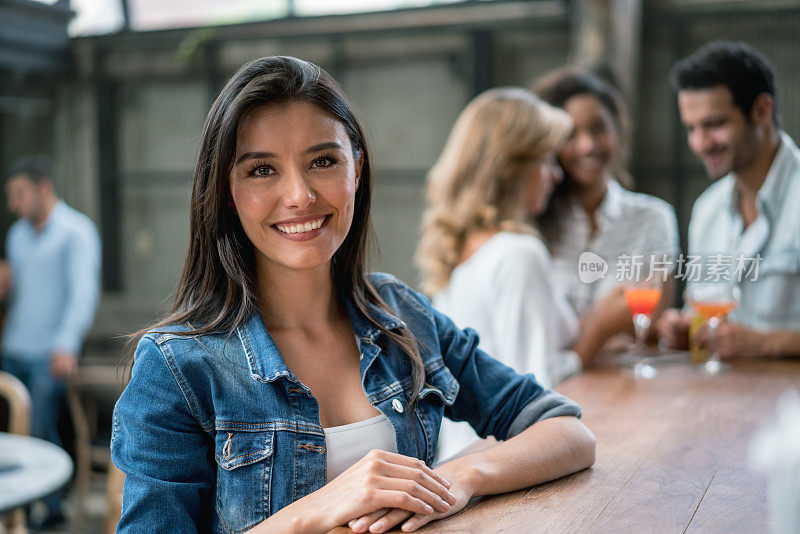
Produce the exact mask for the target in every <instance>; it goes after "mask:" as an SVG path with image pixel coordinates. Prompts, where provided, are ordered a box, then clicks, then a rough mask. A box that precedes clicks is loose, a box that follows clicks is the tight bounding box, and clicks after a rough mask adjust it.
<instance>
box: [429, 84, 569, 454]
mask: <svg viewBox="0 0 800 534" xmlns="http://www.w3.org/2000/svg"><path fill="white" fill-rule="evenodd" d="M571 128H572V122H571V120H570V118H569V116H568V115H567V114H566V113H565V112H563V111H561V110H558V109H556V108H553V107H551V106H549V105H548V104H545V103H544V102H542V101H541V100H539V99H538V98H537V97H535V96H533V95H532V94H531V93H529V92H528V91H526V90H524V89H519V88H500V89H492V90H489V91H487V92H485V93H483V94H481V95H479V96H478V97H476V98H475V99H474V100H473V101H472V102H471V103H470V104H469V105H468V106H467V108H466V109H465V110H464V111H463V112H462V113H461V116H460V117H459V118H458V120H457V121H456V124H455V126H454V127H453V131H452V132H451V134H450V137H449V139H448V141H447V144H446V146H445V148H444V151H443V152H442V155H441V156H440V157H439V160H438V161H437V163H436V164H435V165H434V167H433V168H432V169H431V171H430V173H429V175H428V191H427V198H428V207H427V211H426V212H425V216H424V221H423V230H422V239H421V242H420V245H419V249H418V251H417V261H418V264H419V266H420V269H421V271H422V276H423V289H424V290H425V291H426V292H427V293H429V294H432V295H434V306H435V307H437V308H438V309H440V310H442V311H443V312H444V313H446V314H447V315H449V316H450V317H451V318H452V319H453V320H454V321H455V322H456V324H457V325H458V326H460V327H462V328H465V327H471V328H473V329H475V330H476V331H477V332H478V334H479V335H480V347H481V348H482V349H483V350H485V351H487V352H489V353H490V354H492V355H493V356H494V357H495V358H497V359H498V360H500V361H501V362H503V363H505V364H506V365H509V366H510V367H513V368H514V369H515V370H516V371H518V372H522V373H531V372H532V373H534V374H535V375H536V378H537V380H539V381H540V382H541V383H543V384H548V385H550V384H553V383H555V382H558V381H559V380H561V379H562V378H564V377H565V376H567V375H569V374H571V373H574V372H576V371H577V370H579V369H580V366H581V363H580V358H579V357H578V355H577V354H576V353H574V352H572V351H561V350H559V349H564V348H566V347H569V346H570V345H571V344H572V343H573V341H574V340H575V338H576V336H577V320H576V318H575V315H574V314H573V312H572V310H571V308H570V306H569V304H568V303H567V302H566V300H565V299H564V298H563V297H562V296H561V295H560V294H558V293H556V292H555V291H554V290H553V284H552V282H551V280H550V260H549V256H548V253H547V249H546V248H545V246H544V244H543V243H542V241H541V240H540V239H539V238H538V237H537V236H536V233H535V231H534V230H533V228H532V227H530V226H528V225H527V224H526V223H525V222H524V218H525V216H526V214H527V213H528V212H529V211H531V210H538V211H543V210H544V208H545V207H546V205H547V200H548V198H549V195H550V192H551V191H552V189H553V186H554V184H555V182H556V181H557V179H558V172H557V167H556V166H555V164H554V158H553V154H554V152H555V151H556V150H558V149H559V147H560V146H561V145H562V144H563V143H564V142H565V141H566V139H567V137H568V136H569V134H570V131H571ZM441 436H442V438H441V439H440V442H439V447H440V449H439V458H445V457H447V456H449V455H451V454H452V453H455V452H457V451H458V450H461V449H462V448H463V447H465V446H466V445H468V444H469V443H471V442H472V441H474V440H475V439H476V438H477V436H476V433H475V432H474V431H473V430H472V429H471V428H470V427H468V426H466V425H464V424H463V423H453V422H450V421H443V426H442V431H441ZM481 437H483V436H481Z"/></svg>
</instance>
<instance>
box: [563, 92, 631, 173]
mask: <svg viewBox="0 0 800 534" xmlns="http://www.w3.org/2000/svg"><path fill="white" fill-rule="evenodd" d="M564 110H565V111H566V112H567V113H569V115H570V117H572V121H573V122H574V123H575V127H574V129H573V131H572V135H571V136H570V138H569V140H568V141H567V142H566V144H565V145H564V147H563V148H562V149H561V152H560V153H559V154H558V161H559V163H561V166H562V167H563V168H564V172H565V173H566V175H568V176H569V177H570V179H571V180H573V181H574V182H575V184H576V185H578V186H579V187H587V188H591V187H594V186H597V185H598V184H600V183H604V181H605V179H606V176H607V175H608V173H609V170H610V167H611V164H612V163H613V161H614V158H615V157H616V155H617V150H618V147H619V136H618V134H617V128H616V125H615V122H614V118H613V116H612V115H611V112H609V110H608V109H606V107H605V106H603V104H602V103H601V102H600V100H598V99H597V97H595V96H594V95H590V94H578V95H575V96H573V97H571V98H569V99H568V100H567V101H566V102H564Z"/></svg>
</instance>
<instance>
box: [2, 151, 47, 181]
mask: <svg viewBox="0 0 800 534" xmlns="http://www.w3.org/2000/svg"><path fill="white" fill-rule="evenodd" d="M18 174H25V175H27V176H28V178H30V180H31V181H33V182H34V183H37V184H38V183H40V182H41V181H42V180H50V181H51V182H53V181H54V180H53V164H52V161H51V160H50V157H48V156H45V155H44V154H31V155H28V156H22V157H21V158H17V159H16V160H14V163H12V164H11V166H10V167H9V168H8V170H7V171H6V176H5V179H6V180H8V179H9V178H11V177H12V176H17V175H18Z"/></svg>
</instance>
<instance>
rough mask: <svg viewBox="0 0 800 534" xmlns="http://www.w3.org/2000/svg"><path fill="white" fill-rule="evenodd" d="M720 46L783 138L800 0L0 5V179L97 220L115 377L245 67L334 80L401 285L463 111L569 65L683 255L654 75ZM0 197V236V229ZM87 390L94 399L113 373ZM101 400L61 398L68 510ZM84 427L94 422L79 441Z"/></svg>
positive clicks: (793, 93)
mask: <svg viewBox="0 0 800 534" xmlns="http://www.w3.org/2000/svg"><path fill="white" fill-rule="evenodd" d="M717 39H728V40H742V41H746V42H748V43H750V44H751V45H753V46H755V47H756V48H757V49H759V50H760V51H761V52H762V53H764V54H765V55H766V56H767V57H768V58H769V59H770V60H771V61H772V63H773V65H774V66H775V68H776V71H777V73H778V106H779V111H780V113H781V115H782V119H783V127H784V129H785V130H786V131H787V132H788V133H789V135H790V136H792V137H794V138H795V139H797V138H798V136H800V69H798V68H797V65H798V58H800V0H460V1H459V0H335V1H334V0H266V1H265V0H228V1H226V2H219V1H214V0H170V1H167V2H165V1H159V0H72V1H70V0H57V1H54V0H49V1H48V0H42V1H38V0H0V169H3V170H4V169H5V168H6V167H7V166H8V165H9V164H10V163H11V162H12V161H13V160H14V159H16V158H17V157H19V156H21V155H25V154H30V153H45V154H50V155H52V157H53V158H54V161H55V174H56V179H57V181H58V184H57V193H58V194H59V195H60V196H61V197H62V198H63V199H64V200H66V202H67V203H68V204H70V205H71V206H73V207H74V208H76V209H78V210H79V211H82V212H84V213H86V214H87V215H89V216H90V217H91V218H92V219H93V220H94V221H95V222H96V223H97V226H98V228H99V229H100V232H101V235H102V239H103V295H102V299H101V303H100V307H99V309H98V312H97V318H96V321H95V326H94V328H93V330H92V333H91V334H90V337H89V339H88V341H87V344H86V347H85V351H84V360H85V361H86V362H95V363H97V362H105V364H106V365H107V366H109V367H112V368H113V366H114V364H115V363H116V362H117V360H118V358H119V356H120V354H121V348H122V345H123V343H124V340H123V339H121V338H120V337H119V336H120V334H125V333H129V332H132V331H135V330H137V329H139V328H141V327H142V326H144V325H146V324H148V323H150V322H151V321H153V320H154V318H155V317H156V316H157V315H158V314H159V313H161V312H162V311H164V310H165V309H166V307H167V306H168V305H169V302H170V298H171V295H172V292H173V290H174V288H175V285H176V282H177V277H178V274H179V271H180V268H181V265H182V262H183V257H184V253H185V250H186V244H187V240H188V222H189V217H188V205H189V194H190V187H191V178H192V171H193V167H194V164H195V158H196V156H197V153H198V145H199V139H200V134H201V129H202V126H203V122H204V119H205V116H206V113H207V111H208V109H209V107H210V105H211V103H212V101H213V99H214V98H215V96H216V94H217V92H218V91H219V90H220V88H221V87H222V86H223V84H224V83H225V81H226V79H227V78H228V77H229V76H230V75H231V74H232V73H233V72H234V71H235V70H236V69H237V68H238V67H240V66H241V65H242V64H243V63H245V62H246V61H249V60H251V59H254V58H258V57H262V56H266V55H273V54H282V55H293V56H297V57H300V58H303V59H307V60H310V61H313V62H315V63H317V64H319V65H321V66H323V67H324V68H325V69H326V70H328V71H329V72H330V73H331V74H332V75H333V77H334V78H335V79H337V80H338V81H339V82H340V83H341V85H342V86H343V88H344V90H345V92H346V93H347V94H348V95H349V96H350V97H351V99H352V100H353V102H354V103H355V105H356V108H357V109H358V110H359V111H360V117H361V120H362V121H363V124H364V126H365V127H366V129H367V136H368V141H369V143H370V145H371V150H372V157H373V168H374V171H375V179H376V184H375V198H374V204H373V205H374V208H373V219H374V223H375V226H376V229H377V233H378V241H379V244H380V251H379V252H380V254H379V255H378V256H376V258H375V262H374V265H373V267H374V268H375V269H379V270H385V271H389V272H392V273H394V274H396V275H397V276H398V277H400V278H401V279H403V280H405V281H406V282H408V283H410V284H411V285H416V283H417V272H416V268H415V266H414V263H413V254H414V250H415V248H416V245H417V240H418V235H419V234H418V232H419V223H420V217H421V213H422V208H423V191H424V184H425V177H426V173H427V171H428V169H429V168H430V167H431V166H432V164H433V163H434V161H435V160H436V158H437V156H438V154H439V153H440V151H441V149H442V147H443V146H444V143H445V140H446V137H447V135H448V133H449V131H450V128H451V127H452V124H453V122H454V120H455V118H456V116H457V115H458V113H459V112H460V111H461V110H462V109H463V107H464V106H465V105H466V104H467V102H468V101H469V100H470V99H471V98H472V97H473V96H475V95H476V94H477V93H480V92H481V91H483V90H485V89H488V88H490V87H494V86H498V85H520V86H527V85H528V84H529V83H530V82H531V81H532V80H533V79H535V78H537V77H538V76H540V75H542V74H544V73H546V72H548V71H550V70H552V69H555V68H558V67H561V66H564V65H567V64H572V65H578V66H583V67H587V68H591V69H594V70H596V71H599V72H602V73H604V75H605V76H606V77H607V78H609V79H611V80H613V81H614V82H615V83H616V84H617V85H618V86H619V87H620V89H621V90H622V92H623V94H624V95H625V98H626V100H627V104H628V107H629V110H630V116H631V122H632V134H631V139H630V146H629V153H630V165H629V168H630V171H631V174H632V176H633V179H634V186H633V187H634V189H636V190H639V191H643V192H646V193H650V194H653V195H656V196H659V197H661V198H663V199H664V200H666V201H668V202H670V203H671V204H673V206H674V207H675V209H676V212H677V215H678V219H679V222H680V230H681V238H682V241H683V244H684V246H685V235H686V226H687V223H688V215H689V210H690V209H691V206H692V203H693V202H694V199H695V198H696V197H697V196H698V195H699V194H700V192H702V191H703V189H705V188H706V187H707V186H708V183H709V182H708V179H707V177H706V175H705V173H704V171H703V169H702V167H701V166H700V165H699V163H698V162H697V161H696V160H695V158H694V157H693V156H692V155H691V153H690V152H689V150H688V148H687V146H686V140H685V135H684V132H683V128H682V126H681V124H680V121H679V120H678V114H677V109H676V104H675V95H674V94H673V91H672V89H671V88H670V86H669V82H668V72H669V69H670V67H671V66H672V64H673V63H674V62H675V61H676V60H677V59H679V58H681V57H684V56H686V55H688V54H689V53H690V52H692V51H694V50H695V49H696V48H698V47H699V46H701V45H702V44H704V43H706V42H707V41H711V40H717ZM4 198H5V196H4ZM0 205H2V208H0V238H4V236H5V233H6V231H7V230H8V227H9V225H10V224H11V222H13V221H12V216H11V215H10V214H9V212H8V210H7V208H6V207H5V201H3V202H2V203H0ZM112 371H113V369H112ZM103 376H104V377H105V376H106V375H103ZM86 384H87V387H88V386H91V387H94V391H95V392H96V391H98V387H97V384H105V385H106V386H109V385H114V384H116V375H115V374H114V373H113V372H112V373H110V374H108V376H107V377H106V378H102V377H101V378H98V379H97V380H95V381H94V382H92V381H89V380H87V382H86ZM75 387H76V386H75V385H74V384H73V388H72V389H71V394H73V393H74V392H75V391H76V389H75ZM116 393H118V391H115V392H113V394H108V395H106V397H103V396H102V395H101V396H100V400H99V401H98V402H97V403H95V404H93V405H89V409H88V410H84V409H83V408H84V404H83V401H80V400H79V397H78V396H77V393H74V395H75V396H74V398H72V397H71V400H70V403H71V404H70V412H71V415H72V420H73V421H74V422H75V425H76V428H77V434H78V438H77V439H76V440H75V442H76V443H78V445H76V446H75V447H73V446H72V445H71V443H72V442H71V441H70V440H69V439H67V440H65V443H66V445H65V447H66V448H67V449H68V450H70V452H72V453H73V454H74V453H75V449H76V448H77V449H78V450H79V451H80V450H85V451H89V449H88V446H89V443H90V442H91V443H93V444H94V445H96V446H97V447H99V452H100V456H99V458H100V460H99V461H95V460H92V461H90V460H89V459H88V458H89V454H90V453H89V452H85V453H80V452H79V453H78V454H79V456H80V455H81V454H84V456H83V458H84V459H83V460H79V461H78V463H77V472H78V482H76V484H75V486H74V487H75V488H77V490H76V493H77V495H79V497H78V501H77V502H78V503H80V502H81V500H83V497H81V496H83V495H85V494H86V493H87V491H86V487H87V484H88V483H87V482H85V479H81V478H80V477H81V476H83V475H81V474H80V473H85V472H86V471H88V470H89V469H90V466H91V467H95V466H97V465H99V466H100V467H101V469H102V467H103V466H104V465H107V462H108V460H107V458H108V431H109V423H108V420H109V419H108V418H109V414H110V410H111V406H112V405H113V399H114V398H115V396H114V395H116ZM91 406H94V407H93V408H92V407H91ZM98 406H99V408H98ZM84 411H86V412H87V414H88V415H84V414H83V412H84ZM98 413H99V414H100V418H99V419H98V417H97V414H98ZM92 414H94V415H92ZM84 419H85V420H86V421H88V422H90V423H91V425H90V424H89V423H81V421H82V420H84ZM98 421H99V423H98ZM90 426H93V427H97V428H99V429H100V431H99V432H95V431H92V432H91V433H90V432H89V430H81V428H84V427H85V428H87V429H88V428H89V427H90ZM67 434H69V430H68V431H67ZM81 436H82V437H81ZM81 440H82V441H81ZM80 443H83V445H80ZM81 447H83V449H81ZM81 480H84V482H81ZM113 487H114V485H113V484H109V488H113ZM102 488H103V486H102V485H101V486H96V487H95V488H94V494H95V496H96V497H97V499H96V500H95V505H94V512H95V513H94V518H95V522H94V523H91V522H89V523H83V522H80V520H79V519H77V518H78V517H79V516H78V515H77V514H78V513H79V511H80V510H81V509H82V507H81V505H80V504H74V505H73V508H72V510H73V512H71V521H72V529H73V531H75V532H99V531H100V528H101V526H100V525H101V521H102V519H101V518H102V517H104V516H105V515H106V514H107V515H108V517H113V514H114V506H111V507H110V508H109V511H108V512H106V509H105V508H106V504H105V502H106V501H105V500H104V498H103V491H105V490H103V489H102ZM109 492H110V493H109V495H112V497H110V501H111V502H114V498H115V497H113V495H114V494H113V492H111V490H109ZM117 498H118V497H117ZM118 504H119V503H118V502H117V508H116V510H117V512H116V513H118V509H119V508H118ZM89 508H90V509H91V508H92V506H91V505H90V506H89ZM90 515H91V514H90ZM107 525H110V529H111V530H112V531H113V522H109V523H107ZM54 532H55V531H54ZM59 532H60V531H59Z"/></svg>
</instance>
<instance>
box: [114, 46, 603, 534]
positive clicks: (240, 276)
mask: <svg viewBox="0 0 800 534" xmlns="http://www.w3.org/2000/svg"><path fill="white" fill-rule="evenodd" d="M371 186H372V176H371V171H370V160H369V154H368V151H367V148H366V144H365V141H364V136H363V134H362V129H361V127H360V125H359V123H358V121H357V120H356V118H355V116H354V114H353V112H352V109H351V107H350V105H349V104H348V102H347V100H346V97H345V96H344V94H343V93H342V92H341V90H340V89H339V87H338V86H337V85H336V83H335V82H334V81H333V80H332V79H331V78H330V76H328V75H327V73H325V72H324V71H323V70H322V69H320V68H319V67H317V66H316V65H313V64H311V63H308V62H305V61H301V60H298V59H294V58H288V57H269V58H263V59H259V60H255V61H252V62H250V63H248V64H247V65H245V66H244V67H242V68H241V69H240V70H239V71H238V72H237V73H236V74H235V75H234V76H233V77H232V78H231V79H230V80H229V82H228V83H227V84H226V86H225V88H224V89H223V90H222V92H221V93H220V95H219V97H218V98H217V100H216V101H215V103H214V105H213V106H212V108H211V111H210V112H209V115H208V118H207V120H206V124H205V128H204V132H203V136H202V145H201V151H200V156H199V159H198V164H197V168H196V171H195V176H194V185H193V189H192V200H191V222H190V229H191V234H190V235H191V238H190V242H189V250H188V252H187V256H186V263H185V265H184V269H183V273H182V275H181V279H180V282H179V286H178V291H177V295H176V299H175V303H174V306H173V309H172V312H171V313H170V315H169V316H168V317H166V318H165V319H164V320H163V321H161V322H159V323H158V324H157V325H155V326H153V327H151V328H149V329H147V330H145V331H142V332H140V337H139V344H138V347H137V349H136V353H135V355H134V363H133V369H132V375H131V380H130V383H129V384H128V386H127V387H126V389H125V391H124V392H123V394H122V396H121V397H120V400H119V401H118V403H117V406H116V408H115V414H114V429H113V430H114V433H113V437H112V458H113V460H114V463H115V464H116V465H117V466H118V467H119V468H120V469H121V470H122V471H123V472H125V473H126V480H125V490H124V497H123V510H122V519H121V520H120V523H119V527H118V528H119V531H120V532H141V531H157V532H162V531H168V532H197V531H203V532H243V531H245V530H248V531H250V532H327V531H328V530H330V529H332V528H334V527H336V526H338V525H344V524H349V525H350V527H351V528H352V529H353V530H354V531H356V532H368V531H369V532H384V531H386V530H388V529H389V528H392V527H394V526H399V525H402V529H403V530H404V531H412V530H415V529H417V528H419V527H420V526H422V525H424V524H425V523H427V522H429V521H431V520H433V519H438V518H440V517H445V516H448V515H451V514H453V513H455V512H457V511H459V510H460V509H461V508H463V507H464V506H465V505H466V503H467V501H468V500H469V499H470V498H471V497H472V496H476V495H486V494H493V493H500V492H505V491H511V490H514V489H518V488H521V487H526V486H530V485H532V484H537V483H540V482H544V481H546V480H551V479H553V478H557V477H560V476H563V475H565V474H568V473H571V472H574V471H576V470H579V469H583V468H585V467H588V466H590V465H591V464H592V463H593V461H594V438H593V436H592V435H591V433H590V432H589V431H588V430H587V429H586V428H585V427H584V426H583V424H582V423H581V422H580V421H579V420H578V419H577V416H579V415H580V410H579V408H578V407H577V406H576V405H575V404H574V403H572V402H571V401H569V400H568V399H566V398H564V397H562V396H560V395H558V394H557V393H554V392H552V391H550V390H547V389H544V388H543V387H542V386H540V385H539V384H538V383H537V382H536V381H535V379H534V378H533V377H532V376H531V375H525V376H520V375H517V374H516V373H514V372H513V371H512V370H511V369H510V368H508V367H505V366H503V365H502V364H500V363H498V362H496V361H495V360H493V359H492V358H490V357H489V356H487V355H486V354H485V353H483V352H481V351H480V350H479V349H478V348H477V345H478V340H477V337H476V336H475V335H474V332H470V331H461V330H459V329H457V328H456V327H455V326H454V325H453V323H452V322H451V321H450V320H449V319H448V318H447V317H445V316H444V315H442V314H440V313H439V312H437V311H436V310H434V309H433V308H432V307H431V305H430V303H429V301H428V300H427V299H426V298H425V297H423V296H421V295H419V294H418V293H415V292H414V291H412V290H411V289H409V288H408V287H407V286H405V285H403V284H402V283H400V282H399V281H398V280H396V279H395V278H393V277H391V276H390V275H384V274H367V273H366V270H365V264H366V250H365V249H366V246H367V242H368V238H369V236H370V219H369V209H370V193H371ZM443 415H446V416H447V417H449V418H451V419H454V420H459V421H468V422H469V423H470V424H471V425H472V426H473V427H474V428H475V429H476V431H477V432H478V434H479V435H481V436H482V437H483V436H488V435H493V436H495V437H496V438H497V439H499V440H501V441H502V440H507V441H504V442H503V443H500V444H499V445H497V446H495V447H493V448H491V449H487V450H485V451H482V452H479V453H475V454H473V455H470V456H469V457H465V458H462V459H457V460H453V461H451V462H447V463H445V464H443V465H441V466H439V467H437V468H436V469H432V468H431V467H430V466H431V463H432V461H433V458H434V456H435V454H436V442H437V438H438V434H439V425H440V423H441V419H442V417H443Z"/></svg>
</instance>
